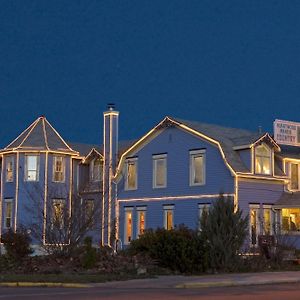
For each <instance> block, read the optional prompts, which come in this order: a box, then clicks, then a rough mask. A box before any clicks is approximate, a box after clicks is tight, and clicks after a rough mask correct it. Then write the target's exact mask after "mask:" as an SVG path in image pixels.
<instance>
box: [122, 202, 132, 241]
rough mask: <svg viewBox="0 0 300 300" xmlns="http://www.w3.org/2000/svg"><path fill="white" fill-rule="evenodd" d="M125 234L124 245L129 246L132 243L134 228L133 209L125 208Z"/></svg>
mask: <svg viewBox="0 0 300 300" xmlns="http://www.w3.org/2000/svg"><path fill="white" fill-rule="evenodd" d="M124 228H125V234H124V244H125V245H126V244H129V243H130V242H131V241H132V234H133V227H132V208H129V207H126V208H125V226H124Z"/></svg>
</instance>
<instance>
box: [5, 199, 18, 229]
mask: <svg viewBox="0 0 300 300" xmlns="http://www.w3.org/2000/svg"><path fill="white" fill-rule="evenodd" d="M13 202H14V200H13V198H6V199H4V218H3V220H4V223H3V228H4V229H13V219H14V217H13V216H14V209H15V207H14V205H13ZM8 203H10V204H11V216H10V227H7V226H6V218H7V205H6V204H8Z"/></svg>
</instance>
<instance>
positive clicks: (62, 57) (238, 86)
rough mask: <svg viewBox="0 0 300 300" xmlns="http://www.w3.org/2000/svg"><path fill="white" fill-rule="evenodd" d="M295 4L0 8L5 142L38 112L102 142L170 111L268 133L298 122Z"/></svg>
mask: <svg viewBox="0 0 300 300" xmlns="http://www.w3.org/2000/svg"><path fill="white" fill-rule="evenodd" d="M299 16H300V1H292V0H289V1H286V0H282V1H267V0H266V1H261V0H260V1H253V0H252V1H240V0H237V1H230V0H224V1H213V0H209V1H205V0H201V1H200V0H196V1H191V0H189V1H183V0H180V1H176V0H169V1H163V0H158V1H154V0H149V1H143V0H138V1H125V0H122V1H116V0H114V1H89V0H83V1H76V0H70V1H63V0H57V1H54V0H51V1H41V0H37V1H34V0H20V1H14V0H9V1H7V0H0V101H1V102H0V103H1V118H0V139H1V140H0V145H1V146H5V145H6V144H7V143H8V142H9V141H10V140H12V139H13V138H15V137H16V135H17V134H19V133H20V132H21V131H22V130H23V129H25V127H26V126H28V125H29V124H30V123H31V122H32V121H33V120H35V119H36V118H37V117H38V116H40V115H45V116H46V117H47V119H48V120H49V121H50V122H51V123H52V124H53V125H54V127H55V128H56V129H57V130H58V131H59V132H60V133H61V134H62V136H63V137H64V138H65V139H66V140H72V141H77V142H87V143H100V141H101V140H102V112H103V110H105V108H106V103H108V102H115V103H116V105H117V108H118V109H119V111H120V136H121V138H122V139H131V138H136V137H139V136H141V135H142V134H144V133H145V132H146V131H147V130H149V129H150V128H151V127H153V126H154V125H155V124H156V123H157V122H158V121H160V120H161V119H162V118H163V117H164V116H165V115H170V116H174V117H180V118H184V119H190V120H198V121H202V122H209V123H216V124H220V125H225V126H231V127H240V128H246V129H253V130H256V129H257V127H258V125H262V126H263V128H264V129H265V130H271V128H272V122H273V120H274V119H275V118H281V119H288V120H294V121H300V17H299Z"/></svg>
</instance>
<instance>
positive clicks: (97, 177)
mask: <svg viewBox="0 0 300 300" xmlns="http://www.w3.org/2000/svg"><path fill="white" fill-rule="evenodd" d="M90 170H91V171H90V175H91V176H90V178H91V181H102V179H103V178H102V177H103V165H102V160H101V159H100V158H96V159H94V160H92V161H91V164H90Z"/></svg>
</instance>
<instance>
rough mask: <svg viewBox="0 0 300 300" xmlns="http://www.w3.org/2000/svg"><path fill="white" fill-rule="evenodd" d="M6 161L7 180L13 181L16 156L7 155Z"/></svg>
mask: <svg viewBox="0 0 300 300" xmlns="http://www.w3.org/2000/svg"><path fill="white" fill-rule="evenodd" d="M5 162H6V176H5V179H6V182H12V181H14V157H13V156H7V157H5Z"/></svg>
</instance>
